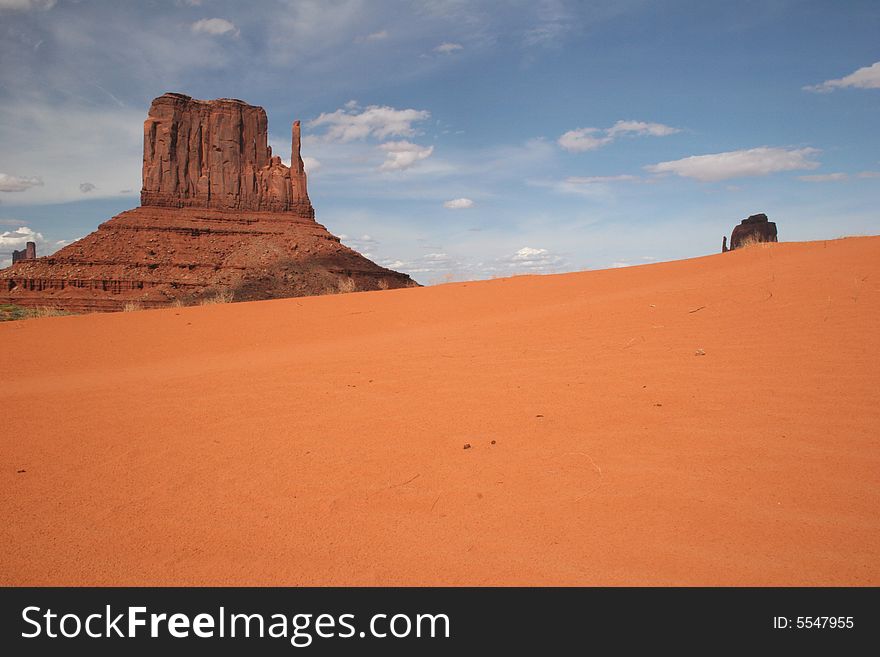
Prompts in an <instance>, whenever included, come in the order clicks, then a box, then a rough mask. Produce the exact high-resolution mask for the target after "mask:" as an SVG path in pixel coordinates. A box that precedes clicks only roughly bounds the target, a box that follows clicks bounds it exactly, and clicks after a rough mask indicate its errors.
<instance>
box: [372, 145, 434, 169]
mask: <svg viewBox="0 0 880 657" xmlns="http://www.w3.org/2000/svg"><path fill="white" fill-rule="evenodd" d="M379 148H380V149H382V150H383V151H385V161H384V162H383V163H382V166H380V167H379V168H380V169H381V170H382V171H402V170H404V169H409V168H410V167H412V166H415V165H416V164H417V163H419V162H420V161H421V160H424V159H425V158H427V157H429V156H430V155H431V153H433V152H434V147H433V146H428V147H424V146H419V145H418V144H413V143H411V142H408V141H389V142H387V143H385V144H382V145H381V146H379Z"/></svg>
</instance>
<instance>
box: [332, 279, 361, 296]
mask: <svg viewBox="0 0 880 657" xmlns="http://www.w3.org/2000/svg"><path fill="white" fill-rule="evenodd" d="M336 290H337V292H339V294H346V293H348V292H354V291H355V290H357V284H356V283H355V282H354V279H353V278H352V277H351V276H349V277H348V278H343V279H340V281H339V282H338V283H337V284H336Z"/></svg>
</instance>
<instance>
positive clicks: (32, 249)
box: [12, 242, 37, 264]
mask: <svg viewBox="0 0 880 657" xmlns="http://www.w3.org/2000/svg"><path fill="white" fill-rule="evenodd" d="M36 257H37V244H36V242H28V243H27V244H25V245H24V248H23V249H22V250H21V251H13V252H12V264H15V263H16V262H21V261H22V260H35V259H36Z"/></svg>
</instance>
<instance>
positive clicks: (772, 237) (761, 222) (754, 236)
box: [730, 213, 776, 251]
mask: <svg viewBox="0 0 880 657" xmlns="http://www.w3.org/2000/svg"><path fill="white" fill-rule="evenodd" d="M775 241H776V224H775V223H774V222H772V221H768V220H767V215H766V214H763V213H761V214H753V215H751V216H750V217H749V218H748V219H743V220H742V221H741V222H740V223H739V225H738V226H734V228H733V233H732V234H731V236H730V250H731V251H733V250H734V249H738V248H740V247H741V246H746V245H747V244H751V243H755V242H775Z"/></svg>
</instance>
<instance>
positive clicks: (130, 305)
mask: <svg viewBox="0 0 880 657" xmlns="http://www.w3.org/2000/svg"><path fill="white" fill-rule="evenodd" d="M138 310H143V306H141V304H139V303H138V302H137V301H126V302H125V305H124V306H122V312H124V313H133V312H137V311H138Z"/></svg>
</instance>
